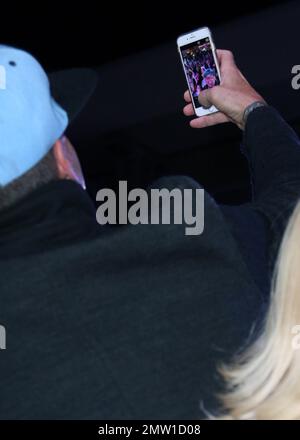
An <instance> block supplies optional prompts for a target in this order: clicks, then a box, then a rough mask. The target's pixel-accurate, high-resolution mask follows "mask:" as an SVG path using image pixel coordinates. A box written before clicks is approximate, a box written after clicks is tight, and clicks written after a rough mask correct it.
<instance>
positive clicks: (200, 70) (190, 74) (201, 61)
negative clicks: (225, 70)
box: [177, 27, 221, 116]
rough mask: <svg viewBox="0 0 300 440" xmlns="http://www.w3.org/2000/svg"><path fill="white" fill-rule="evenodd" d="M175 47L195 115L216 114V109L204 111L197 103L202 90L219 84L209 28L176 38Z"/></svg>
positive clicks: (217, 67) (218, 73)
mask: <svg viewBox="0 0 300 440" xmlns="http://www.w3.org/2000/svg"><path fill="white" fill-rule="evenodd" d="M177 46H178V52H179V54H180V58H181V62H182V66H183V70H184V74H185V77H186V81H187V84H188V88H189V91H190V94H191V98H192V104H193V106H194V110H195V114H196V115H197V116H204V115H209V114H211V113H215V112H217V111H218V109H217V108H216V107H214V106H211V107H210V108H208V109H205V108H203V107H202V106H201V104H200V103H199V101H198V96H199V93H201V91H202V90H205V89H209V88H212V87H214V86H216V85H219V84H220V82H221V76H220V68H219V63H218V59H217V56H216V48H215V45H214V42H213V39H212V35H211V32H210V30H209V28H208V27H203V28H201V29H197V30H195V31H194V32H190V33H189V34H184V35H181V36H180V37H178V38H177Z"/></svg>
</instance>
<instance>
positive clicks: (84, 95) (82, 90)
mask: <svg viewBox="0 0 300 440" xmlns="http://www.w3.org/2000/svg"><path fill="white" fill-rule="evenodd" d="M96 84H97V74H96V72H94V71H93V70H90V69H70V70H64V71H60V72H54V73H51V74H49V75H47V74H46V72H45V71H44V70H43V68H42V67H41V65H40V64H39V63H38V61H37V60H36V59H35V58H34V57H33V56H32V55H30V54H29V53H27V52H25V51H23V50H20V49H15V48H12V47H8V46H2V45H0V185H2V186H4V185H7V184H8V183H10V182H12V181H13V180H15V179H17V178H18V177H20V176H21V175H22V174H24V173H26V172H27V171H28V170H30V169H31V168H32V167H33V166H34V165H36V164H37V163H38V162H39V161H40V160H41V159H42V158H43V157H44V156H45V155H46V154H47V153H48V152H49V150H50V149H51V148H52V146H53V144H54V143H55V141H56V140H57V139H59V138H60V137H61V136H62V135H63V134H64V132H65V130H66V128H67V126H68V125H69V123H70V122H71V121H72V120H73V119H74V118H75V117H76V116H77V114H78V113H79V112H80V110H81V109H82V108H83V107H84V105H85V104H86V102H87V100H88V99H89V98H90V96H91V94H92V93H93V91H94V90H95V88H96Z"/></svg>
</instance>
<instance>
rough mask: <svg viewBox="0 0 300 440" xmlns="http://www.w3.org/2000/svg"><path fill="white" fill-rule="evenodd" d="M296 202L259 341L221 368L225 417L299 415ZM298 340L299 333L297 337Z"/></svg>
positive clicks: (299, 214)
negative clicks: (225, 384)
mask: <svg viewBox="0 0 300 440" xmlns="http://www.w3.org/2000/svg"><path fill="white" fill-rule="evenodd" d="M299 325H300V202H299V203H298V204H297V206H296V208H295V210H294V213H293V215H292V216H291V218H290V221H289V223H288V226H287V228H286V231H285V234H284V238H283V241H282V243H281V247H280V251H279V255H278V259H277V263H276V268H275V274H274V279H273V283H272V291H271V298H270V305H269V310H268V313H267V316H266V318H265V323H264V326H263V329H262V331H261V333H260V335H259V337H258V338H257V340H256V341H255V342H254V343H253V344H252V345H251V346H250V347H249V348H248V349H247V350H246V351H245V352H244V353H243V354H242V355H238V357H237V359H236V360H235V362H233V364H232V365H229V366H224V365H223V366H222V367H221V368H220V372H221V374H222V376H223V378H224V379H225V382H226V383H227V392H225V394H223V395H222V396H220V399H221V402H222V403H223V407H224V412H225V415H224V417H220V418H223V419H224V418H225V419H257V420H270V419H271V420H276V419H280V420H284V419H286V420H291V419H292V420H295V419H300V344H299V343H298V346H297V344H295V342H296V338H297V336H295V335H296V334H297V330H298V331H299V329H300V327H296V326H299ZM298 340H299V341H300V337H298Z"/></svg>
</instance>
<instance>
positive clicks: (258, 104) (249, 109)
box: [243, 100, 267, 127]
mask: <svg viewBox="0 0 300 440" xmlns="http://www.w3.org/2000/svg"><path fill="white" fill-rule="evenodd" d="M266 106H267V103H266V102H265V101H263V100H257V101H254V102H252V104H250V105H248V106H247V107H246V108H245V110H244V112H243V125H244V127H245V125H246V122H247V119H248V116H249V115H250V113H252V112H253V111H255V109H257V108H260V107H266Z"/></svg>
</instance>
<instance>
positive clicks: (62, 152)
mask: <svg viewBox="0 0 300 440" xmlns="http://www.w3.org/2000/svg"><path fill="white" fill-rule="evenodd" d="M53 152H54V157H55V160H56V164H57V169H58V174H59V177H60V178H61V179H66V178H70V177H71V176H70V162H69V159H68V154H66V153H67V152H66V147H65V144H64V142H63V139H58V140H57V141H56V142H55V144H54V145H53Z"/></svg>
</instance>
